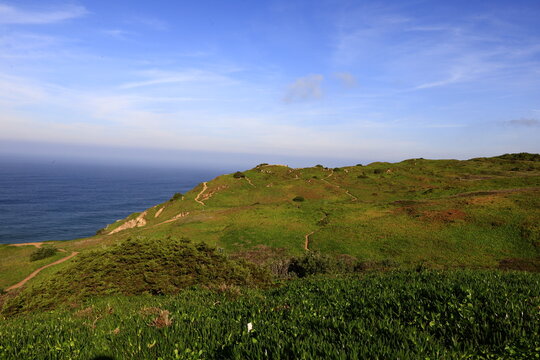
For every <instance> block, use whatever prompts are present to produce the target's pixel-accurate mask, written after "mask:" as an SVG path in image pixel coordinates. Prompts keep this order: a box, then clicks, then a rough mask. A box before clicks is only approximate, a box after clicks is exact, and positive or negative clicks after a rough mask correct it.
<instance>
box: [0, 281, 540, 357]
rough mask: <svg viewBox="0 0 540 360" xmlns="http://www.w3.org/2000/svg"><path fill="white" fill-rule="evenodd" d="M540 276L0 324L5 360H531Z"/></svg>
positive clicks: (104, 304) (132, 306) (208, 299)
mask: <svg viewBox="0 0 540 360" xmlns="http://www.w3.org/2000/svg"><path fill="white" fill-rule="evenodd" d="M539 306H540V279H539V275H538V274H527V273H501V272H491V271H490V272H486V271H474V272H473V271H457V272H431V271H422V272H392V273H371V274H368V275H362V276H361V277H359V278H354V277H353V278H347V279H317V278H315V279H310V280H298V281H291V282H288V283H287V284H286V285H284V286H282V287H280V288H277V289H267V290H254V289H241V290H240V289H235V288H224V289H223V290H222V291H218V292H215V291H208V290H205V289H200V288H199V289H190V290H187V291H184V292H182V293H180V294H178V295H175V296H154V297H150V296H136V297H133V296H131V297H122V296H113V297H106V298H101V299H96V300H94V301H91V302H89V303H87V304H86V305H85V306H84V307H77V308H74V309H71V310H61V311H54V312H44V313H37V314H32V315H28V316H24V317H18V318H12V319H8V320H3V321H2V320H0V358H2V359H6V360H9V359H35V360H39V359H93V358H96V359H97V358H98V357H99V356H102V358H103V359H126V358H129V359H315V358H324V359H398V358H399V359H536V358H537V357H538V355H539V352H540V340H539V339H540V316H539V312H538V307H539Z"/></svg>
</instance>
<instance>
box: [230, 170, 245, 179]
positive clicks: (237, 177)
mask: <svg viewBox="0 0 540 360" xmlns="http://www.w3.org/2000/svg"><path fill="white" fill-rule="evenodd" d="M233 177H234V178H235V179H240V178H245V177H246V175H245V174H244V173H243V172H240V171H237V172H235V173H234V174H233Z"/></svg>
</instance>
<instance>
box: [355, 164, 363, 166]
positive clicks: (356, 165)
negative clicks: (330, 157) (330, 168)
mask: <svg viewBox="0 0 540 360" xmlns="http://www.w3.org/2000/svg"><path fill="white" fill-rule="evenodd" d="M356 166H364V165H362V164H356Z"/></svg>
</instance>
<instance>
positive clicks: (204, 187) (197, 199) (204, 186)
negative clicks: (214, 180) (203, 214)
mask: <svg viewBox="0 0 540 360" xmlns="http://www.w3.org/2000/svg"><path fill="white" fill-rule="evenodd" d="M206 189H208V185H207V182H206V181H205V182H203V189H202V190H201V192H200V193H198V194H197V197H196V198H195V201H196V202H198V203H199V204H201V205H202V206H205V203H203V202H202V201H201V200H199V198H200V197H201V195H202V194H203V193H204V192H205V191H206Z"/></svg>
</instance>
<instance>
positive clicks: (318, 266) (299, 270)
mask: <svg viewBox="0 0 540 360" xmlns="http://www.w3.org/2000/svg"><path fill="white" fill-rule="evenodd" d="M337 268H338V265H337V261H336V259H334V258H332V257H331V256H329V255H326V254H322V253H320V252H318V251H307V252H306V253H305V254H304V256H301V257H298V258H293V259H292V260H291V263H290V265H289V273H294V274H296V276H298V277H301V278H302V277H306V276H308V275H317V274H328V273H332V272H337V271H336V270H337Z"/></svg>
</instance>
